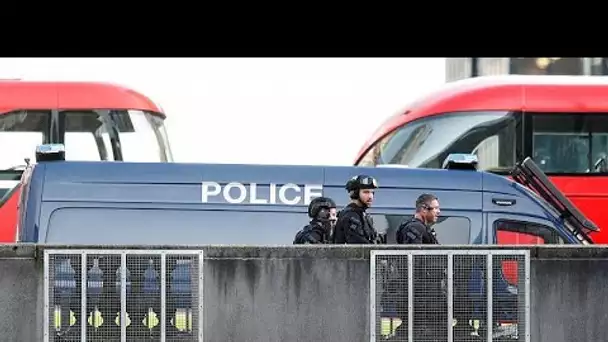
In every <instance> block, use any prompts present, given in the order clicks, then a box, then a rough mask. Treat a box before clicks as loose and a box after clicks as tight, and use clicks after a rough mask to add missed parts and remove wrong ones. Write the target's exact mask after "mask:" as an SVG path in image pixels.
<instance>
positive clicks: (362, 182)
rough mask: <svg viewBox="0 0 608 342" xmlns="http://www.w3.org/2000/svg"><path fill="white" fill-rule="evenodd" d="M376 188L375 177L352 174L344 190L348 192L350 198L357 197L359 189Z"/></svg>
mask: <svg viewBox="0 0 608 342" xmlns="http://www.w3.org/2000/svg"><path fill="white" fill-rule="evenodd" d="M377 188H378V182H377V181H376V179H375V178H374V177H371V176H368V175H358V176H354V177H353V178H351V179H349V180H348V182H346V191H348V192H349V194H350V198H352V199H357V198H359V190H364V189H377Z"/></svg>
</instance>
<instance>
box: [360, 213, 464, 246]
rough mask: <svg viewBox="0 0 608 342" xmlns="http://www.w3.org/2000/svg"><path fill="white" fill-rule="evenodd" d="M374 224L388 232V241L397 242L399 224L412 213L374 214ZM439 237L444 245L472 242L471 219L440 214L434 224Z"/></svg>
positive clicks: (381, 230)
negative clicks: (396, 235)
mask: <svg viewBox="0 0 608 342" xmlns="http://www.w3.org/2000/svg"><path fill="white" fill-rule="evenodd" d="M372 216H373V218H374V226H375V228H376V230H378V231H379V232H386V233H387V243H388V244H396V243H397V241H396V238H395V234H396V233H397V229H398V228H399V225H400V224H401V222H403V221H404V220H407V219H410V218H411V217H412V215H382V214H372ZM433 228H434V229H435V231H436V232H437V239H438V240H439V243H441V244H442V245H467V244H469V243H470V235H471V221H470V220H469V219H468V218H467V217H464V216H440V217H439V221H438V222H437V223H435V225H434V226H433Z"/></svg>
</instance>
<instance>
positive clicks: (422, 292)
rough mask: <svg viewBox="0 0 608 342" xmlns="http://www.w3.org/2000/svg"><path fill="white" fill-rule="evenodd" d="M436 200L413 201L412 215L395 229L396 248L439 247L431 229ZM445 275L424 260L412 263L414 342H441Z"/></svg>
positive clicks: (444, 333) (444, 328) (436, 211)
mask: <svg viewBox="0 0 608 342" xmlns="http://www.w3.org/2000/svg"><path fill="white" fill-rule="evenodd" d="M439 214H440V209H439V200H438V198H437V197H436V196H435V195H432V194H422V195H420V196H419V197H418V199H417V200H416V213H415V214H414V216H413V217H411V218H409V219H407V220H405V221H403V222H402V223H401V225H400V226H399V228H398V229H397V236H396V237H397V243H398V244H432V245H436V244H439V241H438V240H437V237H436V234H435V231H434V230H433V228H432V225H433V224H434V223H436V222H437V219H438V218H439ZM445 280H446V274H445V270H444V269H443V268H441V267H439V268H437V267H436V266H432V265H431V264H429V262H428V261H426V260H424V258H418V259H415V261H414V279H413V282H414V312H415V315H416V317H415V318H414V319H415V320H417V321H418V322H419V323H417V324H415V325H414V338H417V339H430V340H431V341H433V340H435V339H441V338H442V337H445V336H447V297H446V292H445V290H446V288H445V287H446V284H445Z"/></svg>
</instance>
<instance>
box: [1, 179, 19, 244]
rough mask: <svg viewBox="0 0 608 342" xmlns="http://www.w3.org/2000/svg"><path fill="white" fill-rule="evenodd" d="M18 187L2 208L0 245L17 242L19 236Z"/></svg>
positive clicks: (12, 191)
mask: <svg viewBox="0 0 608 342" xmlns="http://www.w3.org/2000/svg"><path fill="white" fill-rule="evenodd" d="M20 188H21V186H20V185H17V186H16V188H15V189H13V190H11V194H10V197H9V198H8V199H7V200H6V202H4V204H3V205H2V206H0V243H6V242H9V243H10V242H15V240H16V234H17V204H18V203H19V193H20V191H19V189H20Z"/></svg>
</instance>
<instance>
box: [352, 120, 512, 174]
mask: <svg viewBox="0 0 608 342" xmlns="http://www.w3.org/2000/svg"><path fill="white" fill-rule="evenodd" d="M520 118H521V116H520V115H519V114H514V113H508V112H498V111H497V112H469V113H447V114H444V115H437V116H431V117H428V118H425V119H421V120H417V121H414V122H411V123H408V124H407V125H405V126H403V127H400V128H398V129H397V130H396V131H394V132H392V133H390V134H389V135H387V136H386V137H385V138H383V139H381V140H380V141H379V142H377V143H376V145H374V146H373V147H372V148H371V149H370V150H368V151H367V153H366V155H365V156H364V157H363V158H362V160H361V164H360V165H378V164H401V165H407V166H409V167H412V168H413V167H425V168H441V165H442V163H443V161H444V160H445V158H446V157H447V156H448V154H450V153H456V152H458V153H477V154H478V157H479V159H480V163H479V168H480V169H483V170H488V169H509V168H511V167H513V166H514V165H515V161H516V160H517V155H518V151H520V150H521V148H520V144H521V139H518V136H519V131H520V129H519V127H520V125H519V123H520Z"/></svg>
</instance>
